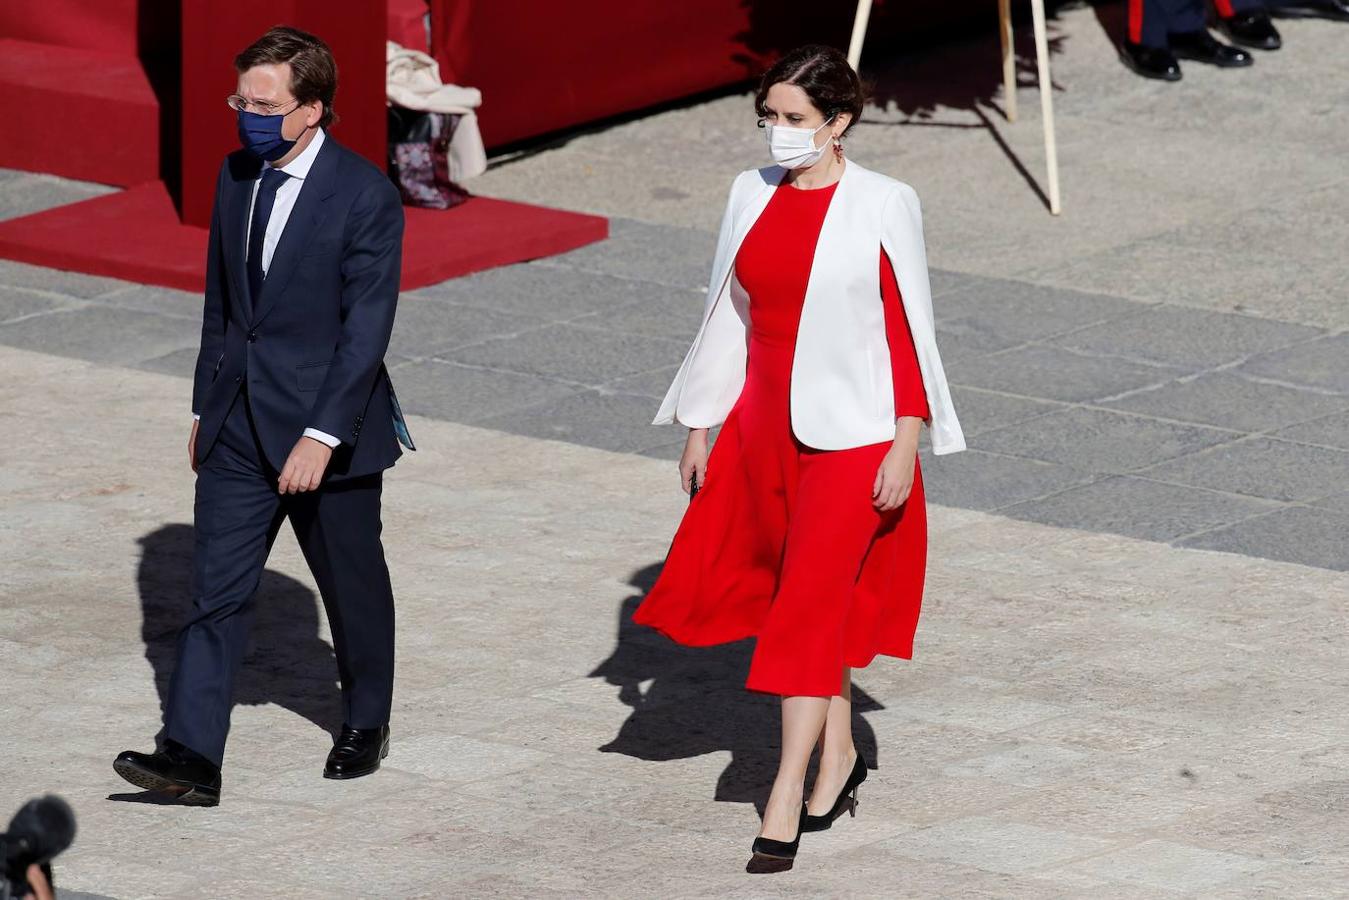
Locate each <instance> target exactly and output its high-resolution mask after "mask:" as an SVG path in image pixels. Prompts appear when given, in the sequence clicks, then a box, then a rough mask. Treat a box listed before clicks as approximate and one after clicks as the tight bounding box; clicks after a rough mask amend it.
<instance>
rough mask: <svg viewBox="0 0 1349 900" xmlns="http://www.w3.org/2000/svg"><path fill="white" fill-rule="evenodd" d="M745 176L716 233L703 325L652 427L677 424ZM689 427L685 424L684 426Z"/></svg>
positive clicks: (732, 192) (735, 186) (729, 199)
mask: <svg viewBox="0 0 1349 900" xmlns="http://www.w3.org/2000/svg"><path fill="white" fill-rule="evenodd" d="M744 175H745V173H743V172H742V173H741V174H740V175H738V176H736V178H735V180H734V181H733V182H731V189H730V191H729V193H728V195H727V197H726V211H725V212H724V213H723V214H722V217H721V228H720V229H719V230H718V231H717V251H716V254H715V256H714V258H713V260H712V275H711V278H710V279H709V282H708V286H707V295H706V297H705V298H704V300H703V319H702V325H701V326H700V327H699V329H698V333H697V335H695V337H694V339H693V344H692V346H690V347H689V351H688V353H686V354H685V355H684V363H683V365H681V366H680V367H679V371H678V372H676V373H675V377H674V381H673V382H672V383H671V384H670V389H669V390H668V391H666V393H665V399H664V400H663V401H661V404H660V410H659V411H658V412H657V413H656V418H655V420H654V421H652V423H651V424H652V425H671V424H674V422H675V413H676V407H677V406H678V404H679V394H680V391H681V390H682V389H683V387H684V381H685V380H686V379H687V378H688V374H689V367H690V366H691V365H692V364H693V355H694V352H695V351H696V350H697V349H698V341H699V339H700V338H701V337H702V334H703V330H704V329H706V328H707V319H708V316H709V315H710V314H711V312H712V307H713V306H714V305H715V304H716V302H717V296H718V294H720V293H721V287H722V285H721V284H720V283H719V282H720V281H724V278H723V277H722V275H721V273H722V270H723V268H724V266H725V265H726V262H727V260H726V255H727V254H728V253H730V252H731V243H732V240H731V238H732V234H731V231H732V229H733V228H734V225H735V209H736V202H735V200H736V192H737V190H738V188H739V187H740V183H741V180H742V179H743V178H744ZM685 424H686V423H685Z"/></svg>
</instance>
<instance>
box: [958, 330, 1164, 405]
mask: <svg viewBox="0 0 1349 900" xmlns="http://www.w3.org/2000/svg"><path fill="white" fill-rule="evenodd" d="M1181 374H1183V373H1182V372H1181V371H1180V370H1177V369H1169V368H1163V367H1161V366H1147V365H1139V364H1137V363H1133V362H1128V361H1126V360H1121V359H1112V358H1110V357H1104V356H1087V355H1084V354H1080V353H1074V352H1072V351H1069V350H1063V349H1060V348H1058V347H1049V346H1046V345H1043V344H1028V345H1024V346H1021V347H1017V348H1015V349H1012V350H1007V351H1006V352H1003V353H996V354H990V355H988V356H981V357H978V358H977V359H960V360H955V361H953V362H952V364H951V366H950V367H949V371H948V372H947V376H948V377H949V378H950V380H951V381H953V382H954V383H956V384H959V385H967V386H969V387H980V388H984V389H986V390H1002V391H1006V392H1007V393H1010V394H1019V395H1021V396H1023V397H1046V398H1049V399H1051V400H1062V401H1065V402H1086V401H1094V402H1104V401H1107V400H1109V399H1112V398H1114V397H1116V396H1118V395H1120V394H1127V393H1130V392H1133V391H1138V390H1142V389H1144V388H1149V387H1153V386H1157V385H1161V384H1164V383H1165V382H1167V381H1170V380H1172V379H1173V378H1175V377H1176V376H1178V375H1181Z"/></svg>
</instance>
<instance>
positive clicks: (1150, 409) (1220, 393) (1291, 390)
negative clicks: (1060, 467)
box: [1102, 371, 1345, 432]
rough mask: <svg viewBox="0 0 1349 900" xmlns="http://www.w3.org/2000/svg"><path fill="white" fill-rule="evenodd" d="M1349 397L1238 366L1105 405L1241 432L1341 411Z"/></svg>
mask: <svg viewBox="0 0 1349 900" xmlns="http://www.w3.org/2000/svg"><path fill="white" fill-rule="evenodd" d="M1343 403H1345V398H1343V397H1339V396H1336V395H1333V394H1325V393H1322V392H1319V391H1311V390H1307V389H1305V388H1299V387H1294V386H1292V385H1283V384H1271V383H1270V382H1268V381H1263V380H1256V379H1254V378H1248V377H1243V376H1242V375H1240V374H1238V373H1237V372H1235V371H1222V372H1208V373H1205V374H1202V375H1199V376H1197V377H1193V378H1180V379H1177V380H1175V381H1169V382H1166V383H1165V384H1162V385H1159V386H1158V387H1156V388H1154V389H1152V390H1146V391H1138V392H1136V393H1132V394H1128V395H1127V396H1123V397H1118V398H1113V399H1109V400H1103V401H1102V404H1103V405H1105V406H1110V407H1114V408H1117V409H1123V410H1130V411H1132V412H1139V413H1146V414H1149V415H1153V416H1158V417H1164V418H1169V419H1175V420H1178V421H1189V422H1200V423H1203V424H1205V425H1214V426H1217V427H1219V428H1230V429H1233V430H1236V431H1245V432H1261V431H1272V430H1274V429H1277V428H1280V427H1282V426H1287V425H1292V424H1294V423H1298V422H1304V421H1307V420H1309V419H1313V418H1322V417H1325V416H1327V415H1329V414H1331V413H1334V412H1337V411H1339V410H1340V408H1341V404H1343Z"/></svg>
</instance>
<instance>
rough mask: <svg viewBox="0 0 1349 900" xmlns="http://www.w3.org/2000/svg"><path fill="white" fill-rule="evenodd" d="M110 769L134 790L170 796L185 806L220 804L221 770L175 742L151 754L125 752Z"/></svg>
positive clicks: (168, 742)
mask: <svg viewBox="0 0 1349 900" xmlns="http://www.w3.org/2000/svg"><path fill="white" fill-rule="evenodd" d="M112 768H113V770H114V771H115V772H116V773H117V774H118V775H121V776H122V777H123V778H125V779H126V780H127V781H129V782H131V783H132V784H134V785H135V786H136V787H138V788H141V789H143V790H147V791H155V792H158V793H165V794H169V795H171V796H173V797H176V798H177V800H178V802H179V803H182V804H184V805H186V806H215V805H216V804H218V803H219V802H220V767H219V766H217V765H216V764H215V763H213V762H211V761H210V760H208V759H207V758H206V757H204V756H202V755H201V754H199V753H195V752H193V751H192V750H189V749H188V748H187V747H184V746H183V745H182V744H179V743H178V742H177V741H165V742H164V749H162V750H156V751H155V752H154V753H137V752H136V751H134V750H127V751H126V752H125V753H122V754H121V755H120V756H118V757H117V759H116V760H114V761H113V764H112Z"/></svg>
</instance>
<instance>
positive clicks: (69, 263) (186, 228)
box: [0, 181, 609, 291]
mask: <svg viewBox="0 0 1349 900" xmlns="http://www.w3.org/2000/svg"><path fill="white" fill-rule="evenodd" d="M404 212H405V213H406V215H407V230H406V232H405V236H404V240H403V279H402V287H403V289H404V290H411V289H413V288H418V287H424V286H426V285H428V284H435V283H437V282H440V281H444V280H445V279H447V278H454V277H456V276H459V275H467V274H468V273H470V272H476V271H480V270H482V269H488V268H492V267H493V266H503V265H509V264H511V263H518V262H525V261H527V260H531V259H538V258H539V257H543V256H552V255H554V254H557V253H565V252H566V251H568V250H574V249H576V248H577V247H581V246H584V245H586V244H590V243H593V242H595V241H601V240H604V239H605V238H606V237H608V236H609V222H608V220H607V219H603V218H601V217H599V216H590V215H584V214H581V213H574V212H567V211H564V210H558V209H548V208H546V207H541V206H531V205H529V204H525V203H513V202H511V201H508V200H495V199H492V198H490V197H473V198H471V199H470V200H468V202H466V203H464V204H463V205H461V206H458V207H455V208H454V209H450V210H431V209H413V208H406V207H405V208H404ZM206 236H207V232H206V229H204V228H197V227H195V226H192V225H183V224H182V223H181V222H180V221H179V220H178V212H177V210H176V209H175V208H174V205H173V200H172V199H171V198H170V197H169V192H168V190H167V189H166V188H165V186H164V184H163V182H160V181H153V182H147V183H145V184H141V185H138V186H136V187H133V188H131V189H129V190H126V191H121V192H119V193H116V194H107V195H105V196H102V197H96V198H94V199H92V200H85V201H82V202H80V203H72V204H70V205H69V206H59V207H56V208H55V209H49V210H46V211H45V212H40V213H35V214H34V215H30V216H23V217H21V218H17V219H9V220H6V221H3V222H0V257H4V258H7V259H15V260H18V261H20V262H26V263H33V264H35V265H39V266H49V267H51V268H56V269H71V270H75V271H78V272H87V273H89V274H92V275H107V276H111V277H114V278H124V279H126V280H128V281H139V282H142V283H145V284H159V285H164V286H165V287H172V288H180V289H182V290H189V291H200V290H202V289H203V287H204V285H205V283H206Z"/></svg>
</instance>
